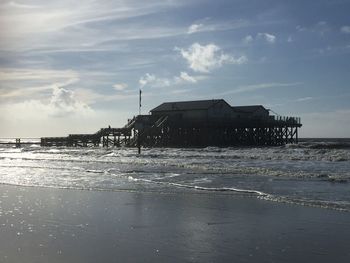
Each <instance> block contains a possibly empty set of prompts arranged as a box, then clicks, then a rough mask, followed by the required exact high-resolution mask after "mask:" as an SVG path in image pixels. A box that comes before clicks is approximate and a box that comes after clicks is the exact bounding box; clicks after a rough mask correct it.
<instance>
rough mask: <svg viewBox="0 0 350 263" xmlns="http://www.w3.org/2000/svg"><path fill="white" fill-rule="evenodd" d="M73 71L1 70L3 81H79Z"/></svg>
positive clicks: (0, 74) (0, 78) (0, 75)
mask: <svg viewBox="0 0 350 263" xmlns="http://www.w3.org/2000/svg"><path fill="white" fill-rule="evenodd" d="M78 77H79V76H78V73H77V72H75V71H73V70H48V69H20V68H0V80H1V81H16V80H50V81H51V82H52V80H62V79H78Z"/></svg>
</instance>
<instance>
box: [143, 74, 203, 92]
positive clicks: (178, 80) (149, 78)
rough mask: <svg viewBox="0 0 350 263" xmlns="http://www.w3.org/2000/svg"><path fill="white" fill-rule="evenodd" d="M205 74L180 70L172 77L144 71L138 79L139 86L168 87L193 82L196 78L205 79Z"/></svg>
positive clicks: (196, 80)
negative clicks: (194, 74)
mask: <svg viewBox="0 0 350 263" xmlns="http://www.w3.org/2000/svg"><path fill="white" fill-rule="evenodd" d="M205 78H206V77H205V76H191V75H189V74H188V73H187V72H184V71H182V72H180V75H179V76H174V77H172V78H159V77H157V76H156V75H154V74H149V73H146V74H145V75H144V76H142V77H141V78H140V80H139V84H140V87H141V88H143V87H146V86H148V87H153V88H161V87H169V86H173V85H181V84H195V83H197V82H198V80H202V79H205Z"/></svg>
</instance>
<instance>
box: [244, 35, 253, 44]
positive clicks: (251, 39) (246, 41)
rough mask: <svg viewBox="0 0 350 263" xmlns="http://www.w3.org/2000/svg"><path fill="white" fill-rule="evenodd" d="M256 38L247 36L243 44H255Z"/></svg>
mask: <svg viewBox="0 0 350 263" xmlns="http://www.w3.org/2000/svg"><path fill="white" fill-rule="evenodd" d="M253 40H254V38H253V37H252V36H251V35H247V36H246V37H245V38H243V43H245V44H249V43H251V42H253Z"/></svg>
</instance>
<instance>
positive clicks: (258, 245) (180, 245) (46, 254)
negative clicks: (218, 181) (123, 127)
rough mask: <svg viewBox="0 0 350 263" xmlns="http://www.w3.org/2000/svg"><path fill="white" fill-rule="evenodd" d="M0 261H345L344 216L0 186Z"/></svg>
mask: <svg viewBox="0 0 350 263" xmlns="http://www.w3.org/2000/svg"><path fill="white" fill-rule="evenodd" d="M0 193H1V195H0V209H1V210H0V221H1V222H0V261H1V262H24V261H25V262H110V261H115V262H125V261H127V262H232V261H236V262H316V261H317V262H329V261H331V260H332V259H333V260H334V259H335V258H336V259H337V262H347V260H348V259H349V258H350V252H349V251H348V249H347V248H348V244H349V242H350V223H349V222H350V220H349V219H350V213H348V212H340V211H335V210H329V209H322V208H313V207H303V206H299V205H293V204H284V203H275V202H269V201H264V200H259V199H256V198H251V197H243V196H240V195H216V194H200V195H197V194H191V193H183V194H178V193H177V194H172V193H169V194H159V193H149V192H146V193H143V192H127V191H116V192H111V191H86V190H70V189H69V190H68V189H55V188H40V187H20V186H11V185H0Z"/></svg>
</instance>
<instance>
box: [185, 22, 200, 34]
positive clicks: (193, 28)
mask: <svg viewBox="0 0 350 263" xmlns="http://www.w3.org/2000/svg"><path fill="white" fill-rule="evenodd" d="M202 27H203V24H192V25H191V26H190V27H189V28H188V30H187V34H193V33H196V32H198V31H200V29H201V28H202Z"/></svg>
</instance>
